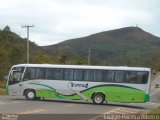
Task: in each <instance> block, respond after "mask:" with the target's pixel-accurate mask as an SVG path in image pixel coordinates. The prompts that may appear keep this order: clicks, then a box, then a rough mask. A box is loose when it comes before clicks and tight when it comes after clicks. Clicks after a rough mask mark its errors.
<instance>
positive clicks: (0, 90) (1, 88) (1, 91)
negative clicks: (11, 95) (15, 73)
mask: <svg viewBox="0 0 160 120" xmlns="http://www.w3.org/2000/svg"><path fill="white" fill-rule="evenodd" d="M5 87H6V81H4V80H0V95H6V90H5Z"/></svg>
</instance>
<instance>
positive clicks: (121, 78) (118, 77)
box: [115, 71, 124, 83]
mask: <svg viewBox="0 0 160 120" xmlns="http://www.w3.org/2000/svg"><path fill="white" fill-rule="evenodd" d="M115 82H118V83H122V82H124V71H116V74H115Z"/></svg>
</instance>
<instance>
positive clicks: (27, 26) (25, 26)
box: [22, 25, 34, 64]
mask: <svg viewBox="0 0 160 120" xmlns="http://www.w3.org/2000/svg"><path fill="white" fill-rule="evenodd" d="M30 27H34V25H24V26H22V28H27V64H28V63H29V28H30Z"/></svg>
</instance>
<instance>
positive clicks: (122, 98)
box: [30, 83, 149, 102]
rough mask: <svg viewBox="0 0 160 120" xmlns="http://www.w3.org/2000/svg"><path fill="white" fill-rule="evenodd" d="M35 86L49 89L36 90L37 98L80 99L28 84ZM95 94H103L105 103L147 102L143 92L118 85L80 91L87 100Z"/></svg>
mask: <svg viewBox="0 0 160 120" xmlns="http://www.w3.org/2000/svg"><path fill="white" fill-rule="evenodd" d="M30 84H35V85H40V86H44V87H47V88H50V90H44V89H43V90H36V94H37V96H38V97H46V98H63V99H81V98H80V96H78V95H77V94H71V95H64V94H61V93H58V92H56V90H55V89H54V88H53V87H51V86H48V85H44V84H39V83H30ZM95 92H100V93H103V94H104V95H105V96H106V101H110V102H148V101H149V95H147V94H145V92H144V91H141V90H138V89H134V88H132V87H125V86H120V85H118V86H117V85H113V84H112V85H98V86H94V87H91V88H89V89H86V90H83V91H81V94H83V95H84V96H86V97H87V98H88V100H91V96H92V94H93V93H95Z"/></svg>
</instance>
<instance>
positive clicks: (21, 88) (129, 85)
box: [6, 64, 151, 104]
mask: <svg viewBox="0 0 160 120" xmlns="http://www.w3.org/2000/svg"><path fill="white" fill-rule="evenodd" d="M150 85H151V70H150V68H142V67H125V66H120V67H113V66H84V65H50V64H19V65H14V66H13V67H12V68H11V70H10V72H9V76H8V82H7V86H6V89H7V93H8V95H14V96H17V95H20V96H25V97H26V99H28V100H34V99H40V98H56V99H69V100H84V101H92V102H93V103H95V104H102V103H104V102H121V103H142V102H148V101H149V93H150Z"/></svg>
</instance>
